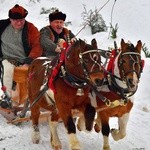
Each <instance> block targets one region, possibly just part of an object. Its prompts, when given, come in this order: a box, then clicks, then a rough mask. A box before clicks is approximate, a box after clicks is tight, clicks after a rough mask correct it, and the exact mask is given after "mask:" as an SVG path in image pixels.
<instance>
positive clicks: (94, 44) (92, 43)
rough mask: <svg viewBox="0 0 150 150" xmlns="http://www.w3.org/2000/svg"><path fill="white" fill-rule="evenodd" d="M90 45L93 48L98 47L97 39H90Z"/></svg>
mask: <svg viewBox="0 0 150 150" xmlns="http://www.w3.org/2000/svg"><path fill="white" fill-rule="evenodd" d="M91 45H92V46H93V47H94V49H98V48H97V41H96V39H92V41H91Z"/></svg>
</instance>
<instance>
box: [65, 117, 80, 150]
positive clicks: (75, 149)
mask: <svg viewBox="0 0 150 150" xmlns="http://www.w3.org/2000/svg"><path fill="white" fill-rule="evenodd" d="M65 127H66V129H67V131H68V138H69V143H70V147H71V150H80V142H79V140H78V138H77V136H76V127H75V124H74V121H73V118H72V116H70V117H68V120H67V124H66V125H65Z"/></svg>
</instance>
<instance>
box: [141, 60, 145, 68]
mask: <svg viewBox="0 0 150 150" xmlns="http://www.w3.org/2000/svg"><path fill="white" fill-rule="evenodd" d="M141 66H142V70H143V68H144V66H145V60H144V59H142V60H141Z"/></svg>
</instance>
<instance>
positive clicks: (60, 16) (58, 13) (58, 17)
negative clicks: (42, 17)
mask: <svg viewBox="0 0 150 150" xmlns="http://www.w3.org/2000/svg"><path fill="white" fill-rule="evenodd" d="M54 20H63V21H65V20H66V14H63V13H62V12H61V11H59V10H55V11H54V12H53V13H50V14H49V21H54Z"/></svg>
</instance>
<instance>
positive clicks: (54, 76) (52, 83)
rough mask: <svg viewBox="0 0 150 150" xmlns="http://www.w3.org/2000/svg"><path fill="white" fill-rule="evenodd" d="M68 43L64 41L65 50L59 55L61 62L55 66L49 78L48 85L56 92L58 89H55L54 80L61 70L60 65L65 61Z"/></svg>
mask: <svg viewBox="0 0 150 150" xmlns="http://www.w3.org/2000/svg"><path fill="white" fill-rule="evenodd" d="M68 48H69V47H68V44H67V42H64V45H63V50H62V52H61V53H60V57H59V63H58V64H57V65H56V66H55V67H54V68H53V71H52V74H51V76H50V78H49V81H48V87H49V88H50V89H51V90H52V91H53V92H54V93H56V89H55V86H54V80H55V78H56V76H57V75H58V73H59V72H60V67H61V65H62V64H63V63H64V61H65V55H66V52H67V51H68Z"/></svg>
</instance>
